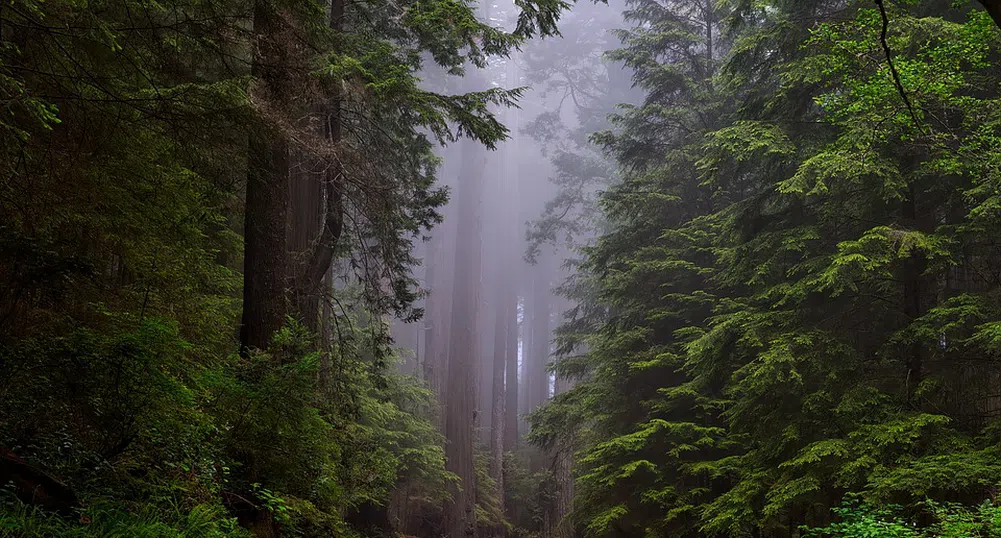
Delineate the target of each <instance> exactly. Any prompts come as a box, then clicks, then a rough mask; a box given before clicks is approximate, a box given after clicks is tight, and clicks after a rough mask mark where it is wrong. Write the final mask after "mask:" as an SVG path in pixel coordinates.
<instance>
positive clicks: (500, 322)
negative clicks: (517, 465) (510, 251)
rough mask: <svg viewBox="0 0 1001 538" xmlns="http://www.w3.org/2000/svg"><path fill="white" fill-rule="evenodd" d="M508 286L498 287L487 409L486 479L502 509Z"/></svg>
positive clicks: (508, 317) (508, 329)
mask: <svg viewBox="0 0 1001 538" xmlns="http://www.w3.org/2000/svg"><path fill="white" fill-rule="evenodd" d="M508 288H509V286H507V285H499V286H498V289H499V293H497V296H498V297H497V319H496V323H495V324H494V347H493V364H492V366H493V368H492V374H493V375H492V384H491V385H492V386H491V402H490V403H491V406H490V469H489V470H490V477H491V478H493V479H494V481H495V482H496V488H497V489H496V492H497V498H498V500H499V501H500V504H501V508H502V509H503V505H504V475H503V470H504V419H505V417H504V405H505V403H506V402H505V394H504V370H505V367H506V366H507V345H508V337H507V333H508V331H510V330H511V329H510V327H509V325H508V321H509V320H510V316H509V315H508V312H509V310H510V306H509V304H508V303H509V302H510V295H511V293H510V291H509V289H508Z"/></svg>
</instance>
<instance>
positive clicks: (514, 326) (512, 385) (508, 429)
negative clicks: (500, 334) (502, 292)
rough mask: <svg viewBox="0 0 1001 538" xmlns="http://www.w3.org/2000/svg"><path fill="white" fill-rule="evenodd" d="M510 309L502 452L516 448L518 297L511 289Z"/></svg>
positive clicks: (506, 349)
mask: <svg viewBox="0 0 1001 538" xmlns="http://www.w3.org/2000/svg"><path fill="white" fill-rule="evenodd" d="M510 291H511V298H510V299H509V301H510V303H511V309H510V310H509V311H508V312H507V324H508V325H507V326H508V331H507V345H506V347H505V349H504V351H505V356H506V359H505V362H506V364H507V366H506V367H505V379H504V398H505V400H506V401H505V403H504V451H505V452H513V451H515V450H516V449H517V448H518V296H517V294H516V290H515V288H514V286H512V287H511V290H510Z"/></svg>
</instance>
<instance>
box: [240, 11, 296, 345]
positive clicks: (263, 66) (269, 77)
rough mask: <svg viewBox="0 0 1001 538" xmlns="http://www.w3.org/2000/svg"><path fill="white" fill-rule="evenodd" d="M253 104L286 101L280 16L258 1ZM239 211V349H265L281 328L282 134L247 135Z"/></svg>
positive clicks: (285, 167)
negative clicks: (242, 206) (241, 222)
mask: <svg viewBox="0 0 1001 538" xmlns="http://www.w3.org/2000/svg"><path fill="white" fill-rule="evenodd" d="M253 24H254V32H253V40H254V55H253V65H252V66H251V72H252V74H253V76H254V79H255V83H254V87H253V88H252V95H253V98H254V99H255V100H256V101H257V102H258V103H267V105H268V107H269V108H271V109H274V110H282V108H283V106H284V103H285V102H286V100H287V93H288V92H287V88H285V82H284V81H285V80H286V79H287V77H286V74H285V73H283V66H286V65H288V63H287V61H286V57H287V52H286V50H285V48H284V47H283V45H282V43H281V34H282V33H283V32H282V30H283V23H282V17H281V15H280V14H278V13H275V12H274V11H272V9H271V4H269V3H268V2H265V1H263V0H258V1H256V2H255V3H254V23H253ZM248 149H249V158H248V162H247V193H246V200H245V210H244V265H243V319H242V323H241V327H240V345H241V349H242V350H243V351H244V352H246V351H247V350H249V349H252V348H256V349H266V348H267V347H268V345H269V344H270V342H271V337H272V336H273V335H274V333H275V331H277V330H278V329H279V328H281V326H282V324H284V323H285V315H286V313H287V309H286V295H285V288H286V277H287V269H288V268H287V264H286V259H287V252H288V249H287V237H286V232H285V226H286V223H287V221H288V208H289V193H288V172H289V155H288V142H287V139H286V135H285V133H282V132H281V131H280V130H279V129H277V128H274V127H272V126H267V125H265V126H261V128H259V129H254V131H253V132H251V134H250V143H249V148H248Z"/></svg>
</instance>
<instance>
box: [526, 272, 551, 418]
mask: <svg viewBox="0 0 1001 538" xmlns="http://www.w3.org/2000/svg"><path fill="white" fill-rule="evenodd" d="M549 258H550V256H549V255H548V254H544V255H543V257H542V258H540V260H539V264H538V266H537V267H536V268H535V274H534V275H533V276H534V278H533V281H532V298H531V302H532V319H531V323H532V349H531V351H530V353H529V356H528V361H529V368H528V369H527V372H528V380H527V388H528V395H527V399H526V403H527V409H526V410H527V411H528V412H529V413H531V412H532V411H535V409H537V408H538V407H539V406H541V405H543V404H544V403H546V400H548V399H549V373H548V372H547V371H546V366H547V364H548V362H549V345H550V341H551V337H550V327H549V316H550V303H551V301H550V295H551V289H550V281H549V276H550V275H549V273H550V271H549V266H550V263H549V261H550V260H549Z"/></svg>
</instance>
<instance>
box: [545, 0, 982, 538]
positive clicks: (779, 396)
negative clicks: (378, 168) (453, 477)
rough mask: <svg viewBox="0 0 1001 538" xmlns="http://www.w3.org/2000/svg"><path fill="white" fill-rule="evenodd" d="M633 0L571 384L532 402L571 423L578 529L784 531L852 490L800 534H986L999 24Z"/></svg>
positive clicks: (924, 5)
mask: <svg viewBox="0 0 1001 538" xmlns="http://www.w3.org/2000/svg"><path fill="white" fill-rule="evenodd" d="M627 15H628V17H629V18H630V19H631V20H632V21H634V22H635V26H634V27H633V28H632V29H630V30H626V31H623V32H622V33H621V38H622V47H621V48H619V49H617V50H615V51H613V52H610V53H609V54H610V57H611V58H614V59H617V60H620V61H622V62H624V63H625V65H626V66H628V67H629V68H630V69H631V70H632V71H633V80H634V82H635V83H636V84H637V85H638V86H639V87H641V88H642V89H644V90H645V98H644V99H643V101H642V103H639V104H637V105H635V106H626V107H623V108H622V110H621V111H620V112H619V113H617V114H616V115H614V116H613V118H612V121H613V124H614V125H613V128H612V129H610V130H608V131H604V132H600V133H597V134H595V135H594V136H593V139H594V141H595V142H596V143H598V144H600V145H602V146H603V147H604V148H605V149H606V150H607V151H608V152H609V154H610V155H612V156H613V157H614V158H615V159H616V161H617V163H618V165H619V170H620V172H621V175H622V177H623V180H622V182H621V184H619V185H617V186H615V187H613V188H611V189H608V190H607V192H605V193H604V194H603V195H602V197H601V204H602V209H603V218H604V219H606V220H607V224H606V226H608V230H609V231H608V232H607V233H604V234H603V235H602V236H600V237H599V238H598V240H597V241H596V242H595V243H594V244H593V245H592V246H589V247H586V248H585V249H584V252H585V255H586V258H585V262H584V269H585V273H584V274H583V275H581V276H579V277H578V279H577V280H578V282H579V286H578V289H581V290H585V291H586V293H585V294H584V295H582V298H583V300H584V301H585V304H584V308H582V309H581V310H580V313H579V315H578V317H577V319H575V320H573V321H572V322H570V323H568V324H567V325H565V327H564V329H563V331H562V338H563V339H565V340H566V343H567V346H566V349H565V351H566V353H567V354H566V356H565V357H564V358H563V359H562V360H561V361H560V362H559V363H558V368H559V370H560V372H561V375H565V376H568V377H571V378H575V379H578V380H579V381H578V383H577V385H576V387H575V388H573V389H572V390H570V391H568V392H566V393H564V394H561V395H559V396H557V397H556V398H555V399H554V402H553V403H552V404H551V405H550V406H548V408H547V409H545V410H544V411H542V412H540V413H537V414H536V415H535V417H534V419H533V434H532V435H533V436H534V438H535V440H536V442H537V443H539V444H540V445H541V446H544V447H553V446H557V445H558V443H559V442H561V440H563V439H567V438H574V439H576V442H577V449H578V451H577V453H576V458H575V465H576V466H577V471H578V472H577V477H576V483H575V501H574V512H573V514H572V516H571V517H572V520H573V522H574V523H575V524H576V526H577V530H578V532H580V533H581V534H584V535H588V536H795V535H798V534H799V532H800V527H801V526H803V525H810V526H817V527H824V526H825V525H827V523H828V522H830V521H831V520H832V517H834V516H835V515H836V514H832V512H831V509H832V508H835V507H838V506H839V504H840V503H841V500H842V498H843V497H844V496H845V495H846V493H853V494H859V495H861V496H862V497H863V499H865V503H867V504H865V505H863V506H862V507H861V508H859V507H858V506H857V505H853V506H855V507H854V508H852V507H849V508H846V509H844V510H842V511H841V512H840V515H841V516H842V517H843V518H844V521H845V523H844V524H841V523H837V524H835V525H834V526H830V527H824V528H823V529H821V530H819V531H817V532H820V533H822V534H823V533H826V534H830V535H836V536H877V535H879V536H884V535H885V536H891V535H892V536H910V535H915V536H917V535H922V536H924V535H929V536H931V535H943V536H945V535H948V536H952V535H963V536H987V535H990V536H994V535H996V532H997V529H996V528H993V527H991V525H993V523H991V521H992V518H993V517H994V516H992V515H990V514H991V513H992V512H991V510H993V508H991V506H990V503H989V502H988V504H987V505H985V506H984V507H983V508H981V509H980V511H979V512H978V509H977V508H973V507H972V506H973V505H979V504H980V503H981V502H983V501H985V499H987V500H988V501H990V500H991V499H993V494H994V493H993V492H994V491H995V487H996V485H997V484H998V482H999V480H1001V474H999V473H1001V468H999V467H998V465H997V462H998V461H999V460H998V456H999V454H998V452H997V446H998V445H997V441H998V439H997V423H996V417H997V414H998V410H999V407H998V405H999V404H998V399H997V396H996V386H997V383H998V375H999V373H1001V372H999V368H998V365H997V359H998V357H997V356H996V355H997V353H996V349H997V339H996V338H997V327H998V325H997V324H998V306H999V304H998V302H997V299H998V284H999V282H998V280H997V278H996V274H995V273H996V271H995V270H994V269H993V268H994V267H996V266H997V264H998V263H999V260H998V258H997V252H996V235H997V234H996V230H997V227H998V213H997V198H996V197H997V194H996V193H997V187H998V183H997V182H998V178H999V175H998V173H999V169H998V161H997V157H996V153H997V151H996V150H997V147H998V146H997V144H998V141H999V138H998V135H999V131H998V128H999V123H998V119H999V118H998V115H997V114H998V113H997V109H998V106H997V105H998V97H999V95H998V81H999V75H1001V73H999V67H1001V65H999V63H998V58H999V56H998V46H999V45H1001V41H999V38H1001V34H999V33H998V28H997V27H996V26H995V24H994V23H993V21H992V20H991V18H990V17H989V16H988V14H987V13H985V12H983V11H981V10H980V9H979V6H978V5H977V4H975V3H972V2H951V3H950V2H934V1H929V2H917V1H915V2H905V3H890V2H886V3H884V2H876V3H872V2H798V1H795V0H790V1H775V2H717V1H712V0H699V1H696V0H692V1H685V0H677V1H674V0H672V1H668V2H657V1H646V0H635V1H632V2H630V8H629V10H628V11H627ZM927 500H932V501H938V502H940V503H941V502H960V503H968V504H969V505H971V507H970V508H967V509H957V510H959V511H958V512H956V511H952V512H950V511H949V510H950V509H948V508H945V507H943V505H941V504H939V505H936V504H922V503H923V502H925V501H927ZM889 505H893V506H895V508H886V506H889ZM873 507H875V508H873ZM978 514H979V515H978ZM914 517H916V518H917V519H911V518H914ZM956 521H963V522H966V524H968V527H966V529H967V530H966V531H963V532H967V533H969V534H950V532H959V531H956V530H955V529H956V528H958V527H949V525H951V524H952V523H955V522H956ZM893 522H899V525H900V526H899V527H896V528H897V529H898V530H899V529H905V531H906V532H905V531H900V532H901V533H900V534H893V532H897V531H894V530H892V529H890V527H892V525H896V524H897V523H893ZM949 522H952V523H949ZM914 523H918V524H919V527H918V528H915V527H912V526H911V525H912V524H914ZM853 525H854V526H853ZM920 527H927V528H926V529H925V530H919V529H920ZM950 528H951V529H953V530H952V531H950V530H948V529H950ZM880 529H884V530H880ZM886 529H890V530H886ZM991 529H993V530H991ZM990 532H993V533H995V534H981V533H990ZM867 533H869V534H867ZM909 533H910V534H909Z"/></svg>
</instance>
